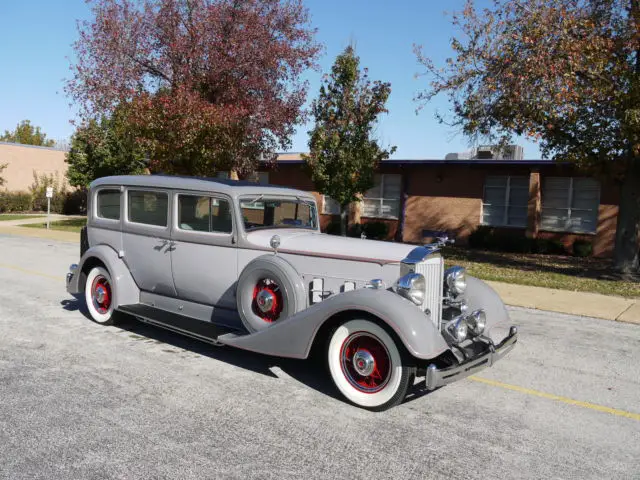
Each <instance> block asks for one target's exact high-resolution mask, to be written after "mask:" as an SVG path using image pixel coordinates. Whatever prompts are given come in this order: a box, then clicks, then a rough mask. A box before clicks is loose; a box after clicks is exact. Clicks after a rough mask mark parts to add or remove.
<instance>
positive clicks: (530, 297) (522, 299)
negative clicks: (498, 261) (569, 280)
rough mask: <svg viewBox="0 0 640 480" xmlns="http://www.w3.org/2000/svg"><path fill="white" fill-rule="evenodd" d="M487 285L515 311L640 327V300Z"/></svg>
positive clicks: (505, 285)
mask: <svg viewBox="0 0 640 480" xmlns="http://www.w3.org/2000/svg"><path fill="white" fill-rule="evenodd" d="M487 283H488V284H489V285H491V286H492V287H493V288H494V289H495V291H496V292H498V294H499V295H500V297H501V298H502V300H503V301H504V303H506V304H507V305H512V306H514V307H525V308H535V309H537V310H548V311H550V312H558V313H568V314H570V315H581V316H584V317H595V318H602V319H604V320H616V321H618V322H626V323H636V324H639V325H640V299H633V298H623V297H614V296H609V295H601V294H599V293H589V292H572V291H570V290H554V289H552V288H544V287H530V286H528V285H515V284H511V283H501V282H487Z"/></svg>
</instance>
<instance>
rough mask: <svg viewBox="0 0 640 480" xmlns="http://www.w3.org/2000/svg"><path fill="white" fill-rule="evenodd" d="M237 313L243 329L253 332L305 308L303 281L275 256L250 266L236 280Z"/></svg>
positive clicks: (255, 261)
mask: <svg viewBox="0 0 640 480" xmlns="http://www.w3.org/2000/svg"><path fill="white" fill-rule="evenodd" d="M237 305H238V313H239V314H240V318H241V319H242V323H243V324H244V326H245V328H246V329H247V330H249V331H250V332H256V331H259V330H263V329H265V328H268V327H269V326H270V325H271V324H272V323H273V322H276V321H279V320H284V319H285V318H287V317H290V316H291V315H293V314H295V313H297V312H299V311H300V310H302V309H303V308H305V307H306V306H307V298H306V294H305V288H304V283H303V282H302V277H301V276H300V274H299V273H298V272H297V271H296V269H295V268H293V266H292V265H291V264H290V263H289V262H287V261H286V260H284V259H283V258H282V257H279V256H277V255H263V256H261V257H258V258H256V259H255V260H252V261H251V262H249V264H248V265H247V266H246V267H245V268H244V270H243V271H242V273H241V274H240V277H239V278H238V287H237Z"/></svg>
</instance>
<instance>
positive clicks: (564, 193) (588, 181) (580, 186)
mask: <svg viewBox="0 0 640 480" xmlns="http://www.w3.org/2000/svg"><path fill="white" fill-rule="evenodd" d="M599 205H600V184H599V183H598V181H597V180H594V179H592V178H580V177H547V178H544V179H543V181H542V221H541V223H540V227H541V228H542V229H543V230H552V231H559V232H572V233H595V231H596V226H597V222H598V207H599Z"/></svg>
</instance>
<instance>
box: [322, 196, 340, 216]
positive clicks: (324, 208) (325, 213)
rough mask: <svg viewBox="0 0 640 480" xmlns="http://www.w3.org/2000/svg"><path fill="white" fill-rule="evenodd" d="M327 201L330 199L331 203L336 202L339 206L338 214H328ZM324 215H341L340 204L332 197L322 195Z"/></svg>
mask: <svg viewBox="0 0 640 480" xmlns="http://www.w3.org/2000/svg"><path fill="white" fill-rule="evenodd" d="M327 199H329V200H330V201H333V202H336V204H337V205H338V212H337V213H332V212H327V210H326V206H327V203H328V202H327ZM322 215H340V204H338V202H337V201H336V200H334V199H333V198H332V197H331V196H330V195H324V194H323V195H322Z"/></svg>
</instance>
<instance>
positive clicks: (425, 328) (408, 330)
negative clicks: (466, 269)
mask: <svg viewBox="0 0 640 480" xmlns="http://www.w3.org/2000/svg"><path fill="white" fill-rule="evenodd" d="M354 310H356V311H361V312H364V313H365V314H369V315H373V316H375V317H376V318H378V319H380V320H381V321H382V322H384V324H386V325H387V326H388V327H389V328H390V329H391V330H393V332H395V334H396V335H397V337H398V338H399V339H400V341H401V342H402V344H403V345H404V346H405V348H406V349H407V351H408V352H409V354H411V355H412V356H414V357H416V358H420V359H431V358H434V357H437V356H438V355H440V354H441V353H443V352H445V351H446V350H448V349H449V347H448V345H447V343H446V342H445V340H444V338H442V335H441V334H440V332H439V331H438V329H437V328H436V326H435V325H434V324H433V323H432V322H431V321H430V320H429V318H428V317H427V315H425V314H424V312H422V311H421V310H420V309H419V308H417V307H416V306H415V305H414V304H412V303H411V302H409V301H408V300H406V299H405V298H403V297H401V296H399V295H397V294H396V293H394V292H391V291H389V290H375V289H370V288H363V289H359V290H353V291H350V292H345V293H341V294H338V295H335V296H332V297H329V298H328V299H326V300H324V301H322V302H320V303H317V304H315V305H312V306H311V307H309V308H307V309H305V310H303V311H301V312H298V313H297V314H295V315H293V316H292V317H289V318H287V319H285V320H282V321H280V322H276V323H275V324H273V325H272V326H270V327H269V328H267V329H265V330H261V331H259V332H255V333H252V334H249V335H242V336H237V335H223V336H222V337H220V338H218V340H219V341H220V342H221V343H225V344H227V345H230V346H234V347H238V348H243V349H246V350H251V351H254V352H258V353H264V354H268V355H275V356H280V357H291V358H307V357H308V355H309V352H310V350H311V346H312V345H313V341H314V339H315V337H316V335H317V334H318V331H319V330H320V329H321V327H322V325H323V324H324V323H325V322H326V321H328V320H329V319H331V318H332V317H335V316H336V315H338V314H340V313H341V312H346V311H354ZM352 316H354V317H355V316H357V313H353V314H352Z"/></svg>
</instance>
